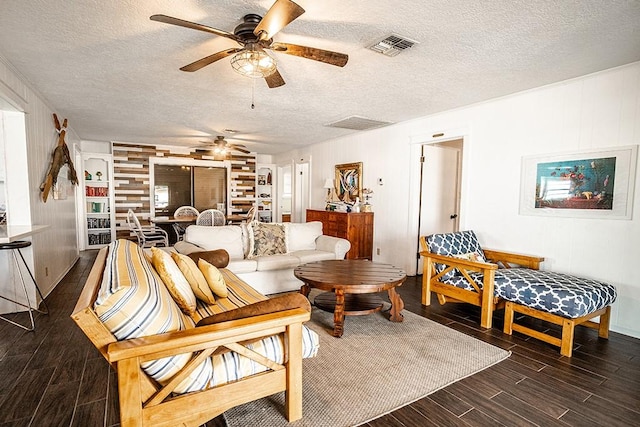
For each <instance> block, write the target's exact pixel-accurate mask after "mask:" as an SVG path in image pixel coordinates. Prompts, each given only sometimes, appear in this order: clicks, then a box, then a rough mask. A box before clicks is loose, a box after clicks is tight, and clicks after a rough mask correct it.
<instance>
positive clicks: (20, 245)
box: [0, 240, 49, 331]
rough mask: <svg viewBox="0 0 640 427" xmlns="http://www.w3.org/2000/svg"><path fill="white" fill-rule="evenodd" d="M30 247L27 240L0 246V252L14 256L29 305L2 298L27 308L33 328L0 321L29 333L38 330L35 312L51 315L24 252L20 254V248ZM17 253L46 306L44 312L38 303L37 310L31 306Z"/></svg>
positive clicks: (2, 317) (0, 317) (11, 321)
mask: <svg viewBox="0 0 640 427" xmlns="http://www.w3.org/2000/svg"><path fill="white" fill-rule="evenodd" d="M28 246H31V242H29V241H25V240H18V241H15V242H11V243H2V244H0V250H10V251H11V253H12V254H13V261H14V262H15V265H16V269H17V270H18V274H19V275H20V281H21V282H22V289H23V290H24V296H25V298H26V299H27V303H26V304H24V303H21V302H18V301H14V300H12V299H11V298H7V297H5V296H2V295H0V298H2V299H4V300H7V301H10V302H12V303H14V304H17V305H19V306H22V307H25V308H27V310H28V311H29V319H30V320H31V327H28V326H24V325H21V324H20V323H17V322H14V321H13V320H11V319H8V318H6V317H4V316H1V315H0V319H2V320H5V321H7V322H9V323H11V324H12V325H15V326H18V327H20V328H22V329H25V330H27V331H33V330H35V329H36V324H35V322H34V321H33V312H34V311H37V312H38V313H43V314H49V308H48V307H47V304H46V303H45V302H44V297H43V296H42V292H40V288H39V287H38V284H37V283H36V279H35V278H34V277H33V273H31V270H29V266H28V265H27V262H26V261H25V260H24V256H22V252H20V248H26V247H28ZM16 252H17V253H18V254H19V255H20V259H21V260H22V264H23V265H24V267H25V268H26V269H27V271H28V272H29V276H30V277H31V280H32V281H33V284H34V286H35V287H36V291H38V295H40V298H41V299H42V304H43V305H44V308H45V309H44V310H40V309H39V306H40V305H39V304H38V303H37V301H35V308H34V307H33V306H32V305H31V301H30V300H29V292H27V284H26V283H25V281H24V276H23V275H22V269H21V268H20V263H19V262H18V257H17V255H16Z"/></svg>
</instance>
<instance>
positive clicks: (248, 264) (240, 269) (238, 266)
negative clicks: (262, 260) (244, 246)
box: [227, 259, 258, 273]
mask: <svg viewBox="0 0 640 427" xmlns="http://www.w3.org/2000/svg"><path fill="white" fill-rule="evenodd" d="M227 268H228V269H229V270H231V271H233V272H234V273H251V272H253V271H256V270H257V269H258V261H256V260H255V259H232V260H231V261H229V265H228V266H227Z"/></svg>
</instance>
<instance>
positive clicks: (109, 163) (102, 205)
mask: <svg viewBox="0 0 640 427" xmlns="http://www.w3.org/2000/svg"><path fill="white" fill-rule="evenodd" d="M82 171H83V172H82V175H83V179H82V182H83V187H84V193H83V201H84V203H83V207H84V220H83V226H84V234H83V236H84V245H83V247H84V249H94V248H99V247H102V246H104V245H108V244H109V243H111V242H112V241H113V240H114V239H115V212H114V209H113V205H114V198H113V159H112V156H111V154H93V153H84V154H82Z"/></svg>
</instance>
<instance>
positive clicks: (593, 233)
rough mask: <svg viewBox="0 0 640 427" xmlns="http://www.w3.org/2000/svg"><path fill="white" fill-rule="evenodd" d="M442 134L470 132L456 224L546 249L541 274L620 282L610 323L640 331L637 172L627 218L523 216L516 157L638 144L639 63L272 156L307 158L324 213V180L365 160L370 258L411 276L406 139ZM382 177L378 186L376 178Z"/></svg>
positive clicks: (411, 166)
mask: <svg viewBox="0 0 640 427" xmlns="http://www.w3.org/2000/svg"><path fill="white" fill-rule="evenodd" d="M505 78H508V76H505ZM448 129H465V133H466V135H465V141H464V159H463V187H462V207H461V229H473V230H475V231H476V232H477V234H478V236H479V238H480V241H481V243H482V244H483V245H484V246H485V247H490V248H495V249H504V250H514V251H518V252H522V253H529V254H535V255H541V256H544V257H545V258H546V261H545V263H544V264H543V268H544V269H553V270H556V271H561V272H568V273H574V274H578V275H581V276H585V277H590V278H594V279H600V280H604V281H608V282H611V283H613V284H615V285H616V286H617V289H618V300H617V302H616V303H615V304H614V307H613V313H612V330H614V331H618V332H622V333H625V334H628V335H632V336H635V337H640V313H639V312H638V310H637V307H638V306H639V305H640V269H638V268H637V267H636V266H635V262H637V260H638V259H639V257H640V248H639V244H640V173H639V174H637V175H636V180H635V192H634V193H635V194H634V215H633V219H632V220H604V219H576V218H555V217H541V216H523V215H519V213H518V205H519V194H520V165H521V160H522V156H527V155H537V154H551V153H559V152H566V151H573V150H585V149H592V148H603V147H605V148H606V147H615V146H624V145H631V144H638V143H640V62H637V63H633V64H629V65H627V66H623V67H618V68H615V69H611V70H607V71H604V72H601V73H596V74H592V75H588V76H583V77H580V78H576V79H572V80H568V81H565V82H561V83H558V84H554V85H550V86H545V87H541V88H537V89H534V90H530V91H527V92H522V93H519V94H514V95H511V96H508V97H504V98H500V99H496V100H492V101H488V102H484V103H480V104H476V105H472V106H468V107H465V108H460V109H456V110H452V111H447V112H444V113H440V114H436V115H432V116H428V117H423V118H420V119H417V120H413V121H411V122H405V123H401V124H398V125H394V126H388V127H385V128H381V129H377V130H372V131H369V132H361V133H356V134H353V135H351V136H347V137H343V138H337V139H334V140H330V141H327V142H324V143H321V144H316V145H313V146H310V147H307V148H305V149H300V150H296V151H293V152H289V153H285V154H281V155H278V156H274V161H275V162H277V163H282V162H285V161H287V160H289V159H295V158H299V157H312V158H313V167H312V173H311V185H312V188H313V190H312V201H311V204H312V206H313V207H314V208H320V209H322V208H323V206H324V196H323V195H324V193H323V191H322V183H323V182H324V178H326V177H329V176H333V168H334V165H335V164H339V163H350V162H359V161H361V162H363V185H364V187H370V188H373V190H374V191H375V193H374V198H373V200H372V203H373V210H374V212H375V227H374V248H380V250H381V253H380V256H376V255H374V259H375V260H377V261H383V262H390V263H393V264H396V265H398V266H402V267H403V268H405V269H406V270H407V272H409V273H415V255H414V254H415V249H416V241H417V238H418V235H417V224H415V223H414V222H415V216H416V211H417V209H418V207H417V206H418V200H417V198H416V197H415V195H417V194H418V193H417V189H416V188H415V187H416V186H417V183H418V180H417V175H416V174H417V170H418V168H417V165H416V161H417V160H416V153H419V150H417V145H412V144H411V143H412V142H413V143H416V142H420V141H425V140H426V139H428V136H430V135H432V134H435V133H438V132H445V134H446V133H448V131H447V130H448ZM379 177H380V178H383V179H384V185H383V186H378V185H376V181H377V178H379ZM374 253H375V250H374Z"/></svg>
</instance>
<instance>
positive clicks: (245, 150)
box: [229, 144, 251, 154]
mask: <svg viewBox="0 0 640 427" xmlns="http://www.w3.org/2000/svg"><path fill="white" fill-rule="evenodd" d="M242 147H244V145H235V144H234V145H230V146H229V148H231V149H232V150H235V151H239V152H241V153H244V154H250V153H251V151H249V150H247V149H246V148H242Z"/></svg>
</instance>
